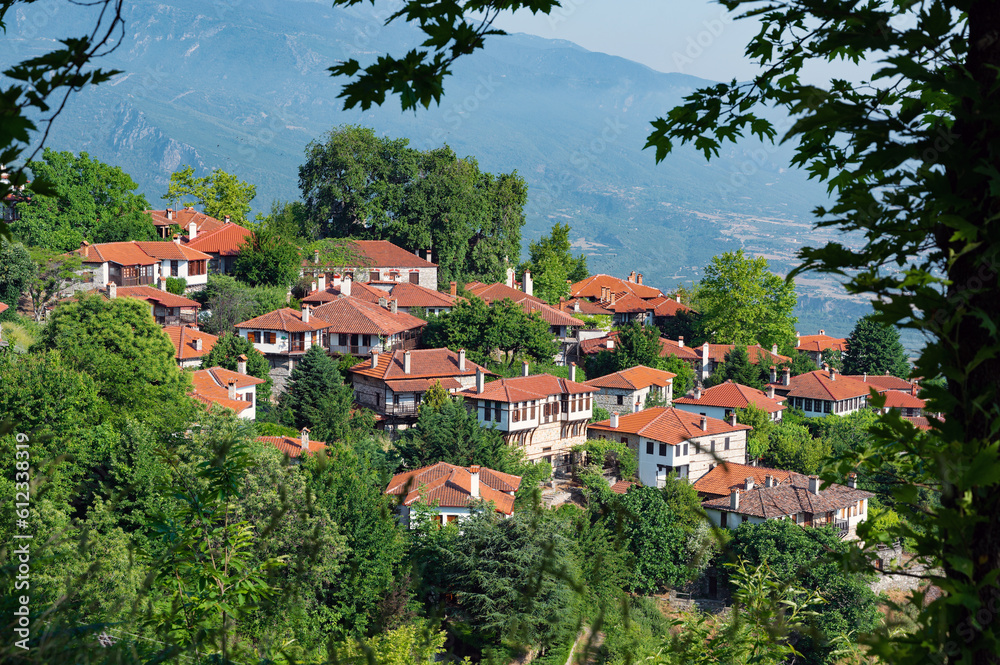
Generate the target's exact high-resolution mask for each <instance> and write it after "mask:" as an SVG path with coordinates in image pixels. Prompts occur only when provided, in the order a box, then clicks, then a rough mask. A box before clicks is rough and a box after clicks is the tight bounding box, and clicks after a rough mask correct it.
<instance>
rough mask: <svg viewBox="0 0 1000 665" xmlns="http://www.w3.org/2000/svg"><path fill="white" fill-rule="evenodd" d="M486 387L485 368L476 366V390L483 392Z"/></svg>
mask: <svg viewBox="0 0 1000 665" xmlns="http://www.w3.org/2000/svg"><path fill="white" fill-rule="evenodd" d="M485 389H486V375H485V374H483V368H482V367H477V368H476V392H477V393H481V392H483V390H485Z"/></svg>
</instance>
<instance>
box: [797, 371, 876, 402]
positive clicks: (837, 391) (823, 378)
mask: <svg viewBox="0 0 1000 665" xmlns="http://www.w3.org/2000/svg"><path fill="white" fill-rule="evenodd" d="M785 388H786V389H787V393H786V394H787V396H788V397H804V398H806V399H819V400H825V401H828V402H829V401H840V400H845V399H852V398H854V397H867V396H868V394H869V386H868V385H867V384H865V383H863V382H861V381H855V380H854V379H849V378H847V377H846V376H843V375H841V374H838V375H837V378H836V379H835V380H830V373H829V372H827V371H825V370H821V369H819V370H816V371H814V372H806V373H805V374H799V375H798V376H793V377H792V378H791V380H790V382H789V384H788V385H787V386H785Z"/></svg>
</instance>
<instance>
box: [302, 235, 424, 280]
mask: <svg viewBox="0 0 1000 665" xmlns="http://www.w3.org/2000/svg"><path fill="white" fill-rule="evenodd" d="M344 253H345V254H346V255H349V256H350V257H351V258H350V259H347V260H346V261H342V262H341V263H337V264H334V263H330V262H329V261H327V260H325V259H324V258H323V257H322V256H321V254H320V251H319V250H315V251H314V252H313V255H312V256H311V257H309V258H307V259H305V260H304V261H303V262H302V270H301V273H300V274H301V275H302V276H303V277H310V278H311V279H314V280H316V281H317V282H318V281H319V278H320V277H322V278H323V280H324V282H325V283H326V284H331V283H333V281H334V276H335V275H336V276H337V278H338V279H341V278H346V277H347V276H350V277H351V279H352V280H353V281H355V282H373V283H376V282H397V283H398V282H409V283H410V284H419V285H420V286H422V287H424V288H426V289H430V290H432V291H436V290H437V287H438V267H437V264H435V263H432V262H431V258H432V254H431V250H429V249H428V250H426V251H425V252H424V256H425V257H426V258H421V256H420V253H421V252H420V251H419V250H418V251H416V252H413V253H410V252H408V251H406V250H405V249H403V248H402V247H399V246H398V245H394V244H392V243H391V242H388V241H387V240H351V241H349V242H348V243H347V245H346V247H345V252H344ZM319 289H320V290H323V287H319Z"/></svg>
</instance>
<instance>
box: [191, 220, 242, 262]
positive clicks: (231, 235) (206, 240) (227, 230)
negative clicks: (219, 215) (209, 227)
mask: <svg viewBox="0 0 1000 665" xmlns="http://www.w3.org/2000/svg"><path fill="white" fill-rule="evenodd" d="M251 235H252V232H251V231H250V229H248V228H245V227H242V226H240V225H239V224H223V225H222V226H221V227H219V228H217V229H215V230H214V231H209V232H208V233H205V234H201V233H199V234H198V235H197V237H195V239H194V240H188V241H187V246H188V247H190V248H191V249H196V250H198V251H199V252H205V253H206V254H218V255H219V256H236V255H237V254H239V253H240V246H241V245H242V244H243V243H244V241H246V240H247V239H248V238H249V237H250V236H251Z"/></svg>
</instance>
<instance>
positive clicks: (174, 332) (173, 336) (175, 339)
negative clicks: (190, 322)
mask: <svg viewBox="0 0 1000 665" xmlns="http://www.w3.org/2000/svg"><path fill="white" fill-rule="evenodd" d="M163 332H165V333H167V337H169V338H170V343H171V344H173V345H174V356H175V357H176V358H177V359H178V360H191V359H192V358H201V357H203V356H205V355H207V354H208V352H209V351H211V350H212V347H213V346H215V343H216V342H218V341H219V338H218V337H216V336H215V335H209V334H208V333H207V332H202V331H200V330H196V329H194V328H192V327H190V326H165V327H164V328H163ZM198 339H200V340H201V351H198V350H197V349H196V348H195V340H198Z"/></svg>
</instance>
